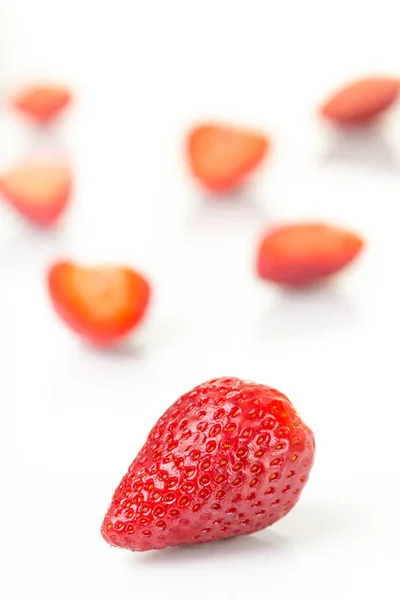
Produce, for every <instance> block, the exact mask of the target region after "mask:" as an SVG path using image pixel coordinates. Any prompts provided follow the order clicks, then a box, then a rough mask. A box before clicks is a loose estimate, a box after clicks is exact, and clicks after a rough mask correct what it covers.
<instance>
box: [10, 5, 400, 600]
mask: <svg viewBox="0 0 400 600" xmlns="http://www.w3.org/2000/svg"><path fill="white" fill-rule="evenodd" d="M396 5H397V9H396ZM398 23H399V15H398V2H397V0H393V1H392V2H389V1H385V0H380V1H379V2H378V1H377V2H375V1H374V2H369V3H367V2H365V1H355V0H353V1H351V0H336V1H335V2H332V3H330V2H321V1H320V0H318V1H312V0H302V1H300V2H295V1H294V0H293V1H291V2H288V1H285V0H281V1H275V2H272V1H269V0H260V1H259V2H256V1H252V0H247V1H246V2H244V1H243V2H235V1H233V0H230V1H229V2H225V1H219V0H202V1H196V2H194V1H192V2H191V1H190V0H182V1H178V0H159V1H158V2H155V1H151V0H145V1H139V0H125V1H124V0H113V1H112V2H111V1H105V0H103V1H101V0H97V1H96V2H95V1H94V0H93V2H91V1H89V0H68V1H65V2H64V1H63V2H61V1H58V2H57V1H56V0H0V87H1V96H2V97H1V100H2V110H1V114H0V167H1V168H3V167H5V166H6V165H9V164H11V163H12V162H13V161H14V160H17V159H19V158H21V157H23V156H25V155H27V154H30V153H32V152H38V151H41V150H43V149H48V148H50V147H53V148H56V151H57V152H62V153H66V154H67V156H69V157H70V159H71V160H72V161H73V164H74V167H75V174H76V192H75V195H74V201H73V205H72V206H71V210H70V211H69V213H68V217H67V218H66V220H65V222H64V223H63V225H62V226H61V227H60V228H59V229H57V230H56V231H54V232H47V233H46V232H38V231H35V230H32V229H30V228H29V227H28V226H26V225H24V224H23V223H21V221H20V220H19V219H18V218H17V217H15V215H13V214H11V213H10V211H9V210H8V208H7V207H6V206H2V207H1V209H0V222H1V225H0V360H1V397H2V400H1V406H2V408H1V413H2V416H1V436H0V438H1V457H2V458H1V469H2V477H1V481H2V483H1V484H0V485H1V488H2V493H1V501H0V502H1V505H3V506H4V507H3V508H2V509H1V514H2V520H1V523H2V528H1V536H2V541H1V545H2V547H3V550H4V549H5V551H6V553H7V560H8V561H9V559H10V556H11V568H8V567H7V568H6V569H5V574H6V576H5V577H4V576H3V575H2V577H1V579H0V596H1V597H2V598H5V599H8V598H14V597H15V598H26V599H28V598H29V599H38V600H39V599H40V600H47V599H49V600H50V599H51V600H53V599H55V598H56V599H57V600H64V599H65V600H66V599H68V600H70V599H71V598H76V599H78V600H81V599H82V600H87V599H92V598H93V599H98V600H102V599H106V598H107V599H111V598H126V599H128V598H138V597H140V598H148V599H149V600H156V599H157V598H158V599H159V598H163V599H167V600H169V599H171V600H176V599H183V598H184V599H185V600H187V599H189V600H200V599H204V598H205V597H206V596H209V597H210V598H213V599H214V598H227V599H228V600H230V599H243V598H249V599H251V598H261V597H265V598H278V597H279V598H285V599H286V598H287V599H289V598H299V599H306V598H307V599H314V598H315V599H321V598H323V599H324V600H330V599H337V598H338V597H340V598H344V599H354V598H364V597H366V596H368V595H369V594H372V595H374V596H375V597H376V595H377V594H379V597H380V596H383V597H386V598H397V597H398V594H399V591H398V589H399V584H398V573H397V571H398V565H399V535H400V519H399V496H398V480H399V475H400V467H399V442H398V439H399V437H398V431H399V423H400V401H399V400H400V399H399V386H398V339H399V317H398V314H399V301H400V295H399V291H398V279H399V256H400V251H399V245H400V242H399V217H400V106H399V107H398V108H397V111H396V110H394V111H393V112H392V113H391V115H390V116H388V117H387V118H385V119H384V121H383V122H382V123H381V124H380V125H379V126H378V127H375V128H372V129H370V130H368V131H364V132H353V133H352V134H347V135H344V134H339V133H337V132H335V131H333V130H332V129H330V128H329V127H326V126H324V125H323V124H321V123H320V122H319V120H318V118H317V116H316V107H317V106H318V104H319V103H320V102H321V101H322V99H323V98H324V97H325V96H326V94H329V93H330V92H331V91H332V90H333V89H335V87H336V86H337V85H340V84H341V83H343V82H344V81H346V80H347V79H349V78H350V79H351V78H352V77H353V76H358V75H360V74H364V73H366V74H368V73H372V74H380V73H388V74H393V73H394V74H396V72H397V73H399V72H400V38H399V25H398ZM46 78H48V79H50V80H60V81H61V82H66V83H67V84H69V85H70V86H71V87H72V88H73V89H74V91H75V92H76V102H75V104H74V106H73V108H72V109H71V111H69V114H68V115H66V116H65V118H62V119H61V121H60V123H59V126H58V127H57V128H56V130H55V131H54V132H53V133H52V135H51V136H38V135H37V133H35V131H34V129H33V128H32V127H30V126H29V125H28V124H27V123H25V122H24V121H22V120H21V119H20V118H19V117H17V116H15V115H14V114H12V112H11V111H10V110H9V109H8V107H7V99H8V97H9V94H10V93H12V91H13V90H14V89H16V88H17V87H18V86H19V85H20V84H24V83H27V82H30V81H36V80H40V79H46ZM202 118H216V119H224V120H227V121H233V122H237V123H243V124H246V125H250V126H254V127H256V128H260V129H262V130H264V131H265V132H266V133H267V134H269V135H270V136H271V138H272V140H273V150H272V152H271V155H270V157H269V159H268V161H266V163H265V166H264V167H263V169H262V170H261V171H260V173H259V176H258V178H257V180H256V181H255V182H254V184H252V185H251V186H249V187H248V188H247V189H246V192H245V193H244V194H242V196H240V197H239V196H237V197H233V198H227V199H224V200H213V199H212V198H207V197H205V196H204V195H203V194H202V193H201V191H200V190H199V189H198V187H197V186H196V184H195V183H194V182H193V181H192V180H191V177H190V175H188V173H187V169H186V167H185V162H184V160H183V153H182V147H183V144H182V142H183V139H184V135H185V132H186V131H187V128H188V127H189V126H190V125H191V124H192V123H194V122H195V121H197V120H199V119H202ZM297 218H305V219H310V218H311V219H326V220H329V221H332V222H337V223H339V224H343V225H347V226H349V227H351V228H354V229H355V230H356V231H358V232H360V233H361V234H362V235H363V236H365V238H366V240H367V248H366V250H365V252H364V253H363V255H362V257H361V258H360V260H359V261H358V262H357V264H354V267H352V268H350V269H349V270H348V271H347V272H346V273H344V274H343V275H342V276H341V277H339V278H338V279H337V280H336V281H335V282H332V284H331V285H328V286H327V287H325V288H322V289H318V290H314V291H310V292H308V293H301V294H300V293H298V294H289V293H287V292H283V291H280V290H278V289H275V288H272V287H269V286H268V285H267V284H265V285H264V284H263V283H261V282H259V281H258V280H257V279H256V277H255V275H254V252H255V248H256V245H257V240H258V236H259V233H260V232H261V231H262V230H263V228H265V227H267V226H269V225H271V223H273V222H276V221H279V220H285V219H289V220H291V219H297ZM65 256H67V257H72V258H76V259H78V260H81V261H83V262H88V263H91V262H93V263H97V262H104V261H105V262H123V263H128V264H130V265H132V266H133V267H136V268H138V269H140V270H142V271H143V272H144V273H146V274H147V275H148V277H149V278H150V280H151V281H152V284H153V287H154V297H153V303H152V310H151V311H150V313H149V315H148V319H147V323H146V325H145V327H144V328H143V329H142V331H140V332H139V333H138V335H137V336H136V337H135V338H134V339H133V340H132V344H131V346H130V347H129V346H128V347H124V348H121V349H120V350H115V351H110V352H100V351H95V350H93V349H91V348H88V347H86V346H85V345H84V344H83V343H81V342H80V341H79V340H77V339H76V338H75V337H74V336H73V335H72V334H71V333H70V332H69V331H67V330H66V329H65V328H64V327H63V325H62V324H61V323H59V322H58V320H57V319H56V317H55V316H54V314H53V312H52V310H51V307H50V306H49V303H48V300H47V296H46V289H45V285H44V281H45V272H46V269H47V267H48V265H49V264H51V262H52V261H53V260H55V259H58V258H59V257H65ZM396 354H397V356H396ZM220 375H234V376H239V377H246V378H249V379H254V380H256V381H259V382H261V383H266V384H269V385H271V386H275V387H277V388H278V389H281V390H282V391H283V392H284V393H286V394H287V395H288V396H289V397H290V398H291V400H292V401H293V403H294V405H295V407H296V408H297V410H298V411H299V413H300V414H301V415H302V417H303V418H304V420H305V421H306V422H307V423H308V424H309V425H310V426H311V427H312V428H313V429H314V431H315V435H316V441H317V460H316V464H315V467H314V470H313V473H312V477H311V479H310V482H309V484H308V485H307V487H306V489H305V491H304V493H303V496H302V498H301V501H300V503H299V504H298V506H297V507H296V508H295V509H294V510H293V512H292V513H291V514H290V515H289V516H288V517H286V518H285V519H284V520H283V521H281V522H280V523H278V524H276V525H275V526H274V527H273V528H271V529H270V530H265V531H264V532H262V533H259V534H257V535H254V536H248V537H243V538H238V539H233V540H230V541H228V542H225V543H223V544H222V543H221V544H218V543H216V544H211V545H210V544H209V545H203V546H198V547H190V548H186V549H174V550H167V551H163V552H158V553H157V552H156V553H146V554H130V553H128V552H124V551H118V550H116V549H110V548H109V547H108V546H107V545H106V544H105V542H104V541H103V540H102V538H101V537H100V533H99V528H100V524H101V521H102V518H103V515H104V512H105V511H106V509H107V507H108V503H109V500H110V498H111V495H112V493H113V491H114V488H115V487H116V485H117V484H118V482H119V480H120V478H121V477H122V475H123V473H124V472H125V469H126V468H127V466H128V465H129V463H130V462H131V460H132V459H133V458H134V456H135V454H136V453H137V451H138V450H139V449H140V447H141V445H142V443H143V442H144V440H145V437H146V435H147V433H148V431H149V429H150V427H151V426H152V425H153V423H154V422H155V420H156V419H157V418H158V416H160V414H161V412H162V411H164V409H165V408H166V407H167V406H168V405H169V404H171V403H172V402H173V401H174V400H175V399H176V398H177V397H178V396H179V395H180V394H181V393H184V392H186V391H187V390H189V389H190V388H191V387H193V386H195V385H197V384H198V383H201V382H202V381H204V380H206V379H209V378H211V377H215V376H220ZM10 547H11V553H10V552H9V549H10ZM4 564H6V565H7V564H8V563H7V562H6V563H4V562H3V565H4ZM4 587H5V589H3V588H4Z"/></svg>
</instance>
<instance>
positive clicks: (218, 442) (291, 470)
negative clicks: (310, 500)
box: [101, 377, 315, 551]
mask: <svg viewBox="0 0 400 600" xmlns="http://www.w3.org/2000/svg"><path fill="white" fill-rule="evenodd" d="M314 452H315V443H314V436H313V433H312V431H311V430H310V429H309V428H308V427H307V426H306V425H305V424H304V423H303V422H302V421H301V419H300V417H299V416H298V415H297V414H296V412H295V410H294V408H293V406H292V404H291V402H290V400H288V398H286V396H284V395H283V394H281V393H280V392H278V391H277V390H275V389H273V388H270V387H268V386H266V385H259V384H256V383H252V382H249V381H243V380H241V379H237V378H234V377H223V378H220V379H214V380H211V381H208V382H206V383H204V384H202V385H199V386H198V387H196V388H194V389H193V390H192V391H190V392H188V393H187V394H184V395H183V396H182V397H181V398H179V399H178V400H177V401H176V402H175V403H174V404H172V406H171V407H170V408H169V409H168V410H167V411H166V412H165V413H164V414H163V415H162V417H161V418H160V419H159V420H158V422H157V423H156V425H155V426H154V427H153V429H152V430H151V432H150V434H149V436H148V438H147V441H146V443H145V445H144V446H143V448H142V449H141V450H140V452H139V454H138V455H137V457H136V458H135V460H134V461H133V462H132V464H131V465H130V467H129V469H128V471H127V473H126V475H125V476H124V477H123V479H122V481H121V483H120V484H119V486H118V487H117V489H116V491H115V493H114V496H113V498H112V501H111V505H110V508H109V509H108V512H107V514H106V516H105V518H104V521H103V524H102V528H101V532H102V535H103V537H104V539H105V540H106V542H108V543H109V544H111V545H112V546H119V547H121V548H126V549H128V550H132V551H144V550H154V549H162V548H166V547H168V546H177V545H181V544H193V543H197V542H209V541H212V540H218V539H221V538H228V537H232V536H236V535H242V534H248V533H254V532H256V531H260V530H261V529H264V528H265V527H268V526H269V525H272V524H273V523H275V522H276V521H278V520H279V519H281V518H282V517H284V516H285V515H286V514H287V513H288V512H289V511H290V510H291V509H292V508H293V506H294V505H295V504H296V502H297V501H298V499H299V497H300V493H301V491H302V489H303V487H304V485H305V484H306V482H307V479H308V476H309V473H310V470H311V468H312V465H313V461H314Z"/></svg>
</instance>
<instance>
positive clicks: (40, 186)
mask: <svg viewBox="0 0 400 600" xmlns="http://www.w3.org/2000/svg"><path fill="white" fill-rule="evenodd" d="M71 190H72V176H71V172H70V170H69V168H68V167H67V166H66V165H64V164H61V163H56V162H51V161H31V162H26V163H22V164H20V165H17V166H15V167H13V168H11V169H9V170H8V171H6V172H5V173H4V174H3V176H2V177H1V178H0V191H1V192H2V193H3V195H4V197H5V198H6V199H7V200H8V202H9V203H10V204H11V205H12V206H13V207H14V208H15V209H17V211H18V212H19V213H20V214H21V215H23V216H24V217H26V218H27V219H28V220H30V221H32V222H33V223H35V224H37V225H43V226H46V225H52V224H53V223H54V222H55V221H56V220H57V219H58V218H59V217H60V216H61V214H62V213H63V212H64V210H65V208H66V206H67V204H68V202H69V199H70V195H71Z"/></svg>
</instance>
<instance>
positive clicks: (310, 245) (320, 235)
mask: <svg viewBox="0 0 400 600" xmlns="http://www.w3.org/2000/svg"><path fill="white" fill-rule="evenodd" d="M363 245H364V243H363V240H362V239H361V237H360V236H358V235H357V234H355V233H353V232H351V231H348V230H346V229H340V228H338V227H334V226H332V225H327V224H324V223H300V224H293V225H286V226H281V227H277V228H276V229H273V230H272V231H270V232H268V233H266V234H265V235H264V236H263V238H262V239H261V242H260V245H259V249H258V256H257V271H258V275H259V276H260V277H261V278H262V279H266V280H267V281H271V282H273V283H278V284H284V285H292V286H304V285H309V284H313V283H315V282H317V281H319V280H321V279H324V278H326V277H328V276H330V275H334V274H335V273H337V272H338V271H340V270H341V269H343V268H344V267H346V266H347V265H348V264H349V263H351V262H352V261H353V260H354V259H355V258H356V256H357V255H358V254H359V253H360V251H361V249H362V248H363Z"/></svg>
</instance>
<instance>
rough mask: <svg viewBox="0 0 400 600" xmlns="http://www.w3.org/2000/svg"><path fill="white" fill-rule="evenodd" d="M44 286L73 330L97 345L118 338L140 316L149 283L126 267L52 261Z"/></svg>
mask: <svg viewBox="0 0 400 600" xmlns="http://www.w3.org/2000/svg"><path fill="white" fill-rule="evenodd" d="M48 286H49V293H50V298H51V300H52V303H53V306H54V308H55V310H56V312H57V313H58V315H59V316H60V317H61V319H62V320H63V321H64V322H65V323H66V324H67V325H69V327H70V328H71V329H73V330H74V331H75V332H76V333H78V334H79V335H81V336H82V337H84V338H85V339H87V340H88V341H89V342H91V343H93V344H95V345H99V346H109V345H112V344H115V343H116V342H118V341H120V340H121V339H122V338H123V337H125V336H126V335H127V334H128V333H130V332H131V331H132V330H133V329H134V328H135V327H136V326H137V325H138V324H139V323H140V322H141V320H142V319H143V316H144V314H145V312H146V309H147V307H148V303H149V298H150V285H149V283H148V282H147V281H146V279H144V277H142V276H141V275H139V274H138V273H136V272H135V271H132V269H129V268H127V267H98V268H86V267H82V266H79V265H77V264H73V263H71V262H59V263H56V264H55V265H54V266H53V267H52V268H51V269H50V272H49V275H48Z"/></svg>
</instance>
